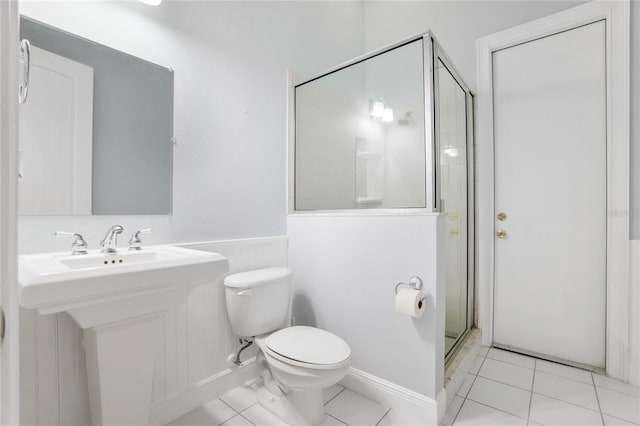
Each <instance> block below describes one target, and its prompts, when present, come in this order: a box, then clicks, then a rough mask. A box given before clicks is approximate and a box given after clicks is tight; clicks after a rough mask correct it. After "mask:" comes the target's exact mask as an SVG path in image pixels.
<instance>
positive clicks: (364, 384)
mask: <svg viewBox="0 0 640 426" xmlns="http://www.w3.org/2000/svg"><path fill="white" fill-rule="evenodd" d="M340 384H341V385H342V386H344V387H346V388H347V389H350V390H352V391H354V392H357V393H359V394H361V395H364V396H366V397H368V398H371V399H373V400H374V401H377V402H379V403H380V404H382V405H384V406H386V407H389V408H391V412H390V413H389V415H390V416H391V419H390V420H391V421H390V423H391V424H394V425H402V426H418V425H437V424H438V413H440V417H442V416H443V415H444V412H445V409H446V394H445V392H444V389H442V390H441V391H440V392H439V393H438V396H437V397H436V399H433V398H429V397H427V396H424V395H422V394H419V393H417V392H414V391H412V390H409V389H406V388H403V387H401V386H398V385H396V384H394V383H391V382H389V381H387V380H384V379H381V378H379V377H376V376H374V375H372V374H369V373H365V372H364V371H361V370H358V369H356V368H353V367H351V368H349V371H348V372H347V375H346V376H345V378H344V379H342V380H341V381H340Z"/></svg>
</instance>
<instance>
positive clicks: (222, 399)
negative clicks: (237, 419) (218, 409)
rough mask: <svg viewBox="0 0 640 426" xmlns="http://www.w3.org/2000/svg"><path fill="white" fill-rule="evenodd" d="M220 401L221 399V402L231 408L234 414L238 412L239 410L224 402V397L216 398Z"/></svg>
mask: <svg viewBox="0 0 640 426" xmlns="http://www.w3.org/2000/svg"><path fill="white" fill-rule="evenodd" d="M218 399H219V400H220V401H222V403H223V404H224V405H226V406H227V407H229V408H231V409H232V410H233V411H234V412H235V413H236V414H240V411H238V410H236V409H235V408H233V407H232V406H230V405H229V404H227V403H226V402H224V399H222V398H218Z"/></svg>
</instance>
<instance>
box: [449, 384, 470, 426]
mask: <svg viewBox="0 0 640 426" xmlns="http://www.w3.org/2000/svg"><path fill="white" fill-rule="evenodd" d="M472 386H473V385H472ZM458 397H460V396H459V395H458ZM460 398H462V404H460V407H458V411H456V415H455V416H453V420H451V425H450V426H453V424H454V423H455V422H456V420H457V419H458V414H460V411H462V406H463V405H464V403H465V402H466V401H467V398H466V397H460ZM454 399H455V397H454ZM452 404H453V402H452ZM444 415H445V416H446V415H447V413H444Z"/></svg>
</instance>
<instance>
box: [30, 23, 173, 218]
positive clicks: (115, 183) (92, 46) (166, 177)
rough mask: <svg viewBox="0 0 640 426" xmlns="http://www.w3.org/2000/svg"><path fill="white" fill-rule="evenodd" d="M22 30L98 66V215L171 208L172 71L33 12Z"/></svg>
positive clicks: (53, 49)
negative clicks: (54, 25) (35, 16)
mask: <svg viewBox="0 0 640 426" xmlns="http://www.w3.org/2000/svg"><path fill="white" fill-rule="evenodd" d="M20 33H21V34H20V36H21V38H26V39H28V40H29V41H30V42H31V44H33V45H34V46H37V47H40V48H42V49H45V50H48V51H49V52H52V53H55V54H57V55H61V56H64V57H66V58H69V59H72V60H74V61H76V62H80V63H82V64H85V65H88V66H90V67H92V68H93V76H94V77H93V79H94V84H93V166H92V168H93V170H92V173H93V185H92V212H93V214H96V215H108V214H117V215H126V214H168V213H170V212H171V183H172V179H171V175H172V173H171V172H172V170H171V169H172V160H173V147H172V144H171V137H172V133H173V72H171V71H170V70H168V69H167V68H165V67H161V66H159V65H156V64H153V63H151V62H147V61H144V60H142V59H139V58H136V57H134V56H131V55H127V54H125V53H123V52H119V51H117V50H114V49H111V48H109V47H107V46H103V45H100V44H97V43H93V42H91V41H88V40H85V39H82V38H80V37H77V36H74V35H72V34H69V33H66V32H64V31H60V30H58V29H56V28H52V27H50V26H47V25H43V24H40V23H38V22H34V21H32V20H29V19H24V18H23V19H21V21H20Z"/></svg>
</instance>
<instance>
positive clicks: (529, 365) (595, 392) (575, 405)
mask: <svg viewBox="0 0 640 426" xmlns="http://www.w3.org/2000/svg"><path fill="white" fill-rule="evenodd" d="M442 424H443V425H444V426H451V425H454V426H465V425H547V426H552V425H563V426H591V425H607V426H609V425H634V424H635V425H640V387H639V386H633V385H627V384H624V383H622V382H619V381H617V380H613V379H610V378H608V377H605V376H602V375H599V374H595V373H590V372H588V371H584V370H580V369H577V368H572V367H567V366H565V365H560V364H555V363H552V362H547V361H542V360H537V359H535V358H531V357H527V356H524V355H519V354H514V353H511V352H507V351H502V350H499V349H495V348H492V349H488V348H483V350H482V351H481V352H480V355H479V356H478V358H477V359H476V360H475V362H474V364H473V367H472V369H471V372H470V374H467V377H466V378H465V380H464V382H463V384H462V386H461V387H460V390H458V392H457V396H456V397H455V399H454V401H453V402H452V404H451V405H450V406H449V409H448V410H447V413H446V415H445V417H444V419H443V421H442Z"/></svg>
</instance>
